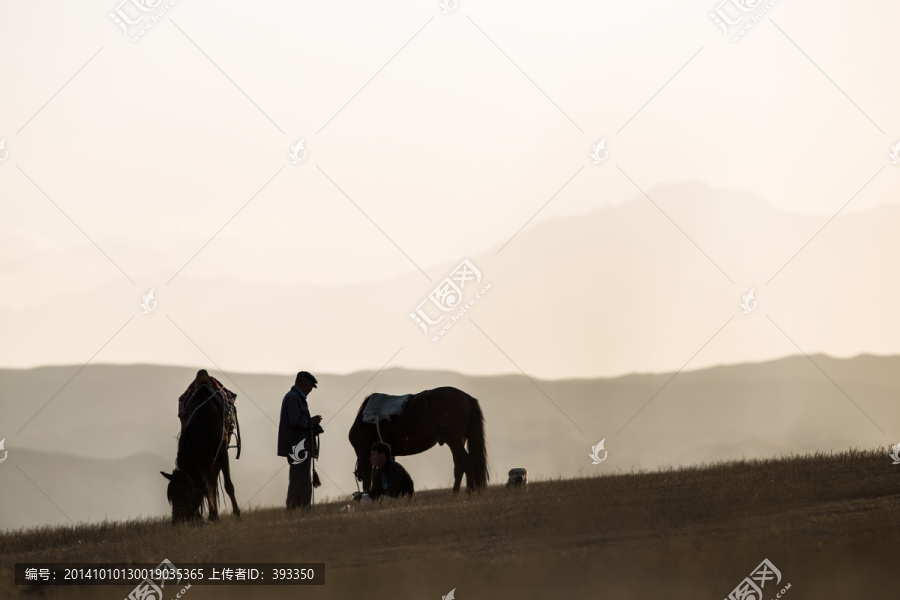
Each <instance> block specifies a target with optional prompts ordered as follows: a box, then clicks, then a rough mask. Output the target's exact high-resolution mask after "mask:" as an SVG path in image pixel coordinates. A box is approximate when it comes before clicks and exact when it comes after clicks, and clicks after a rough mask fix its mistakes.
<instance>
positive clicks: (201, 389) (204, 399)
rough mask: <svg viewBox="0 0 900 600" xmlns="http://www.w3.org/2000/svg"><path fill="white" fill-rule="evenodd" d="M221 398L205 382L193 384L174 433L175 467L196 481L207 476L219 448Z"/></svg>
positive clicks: (200, 483)
mask: <svg viewBox="0 0 900 600" xmlns="http://www.w3.org/2000/svg"><path fill="white" fill-rule="evenodd" d="M217 396H218V400H216V397H217ZM222 402H224V399H223V398H222V397H221V394H219V392H218V391H216V390H214V389H212V388H211V387H209V386H208V385H200V386H197V389H196V390H194V393H193V394H191V397H190V398H188V401H187V413H188V418H187V422H186V423H185V426H184V429H183V430H182V431H181V434H180V435H179V436H178V454H177V455H176V456H175V467H176V468H177V469H179V470H180V471H184V472H185V473H187V474H188V475H190V476H191V478H192V479H194V481H195V482H196V483H197V484H198V485H202V484H203V483H205V482H206V481H207V480H208V479H209V477H210V476H211V474H212V472H213V466H214V464H215V461H216V456H217V455H218V453H219V452H221V451H222V448H221V446H222V444H223V443H224V439H223V427H222V407H221V403H222Z"/></svg>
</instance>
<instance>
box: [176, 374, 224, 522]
mask: <svg viewBox="0 0 900 600" xmlns="http://www.w3.org/2000/svg"><path fill="white" fill-rule="evenodd" d="M225 402H226V400H225V399H224V398H223V397H222V395H221V394H220V393H219V392H218V391H216V390H214V389H213V388H212V387H210V386H208V385H200V386H197V389H196V390H194V393H193V394H191V397H190V398H189V399H188V401H187V403H186V409H187V415H188V416H187V419H186V421H185V424H184V427H183V428H182V429H181V435H179V436H178V454H177V456H176V457H175V470H174V471H172V473H171V474H169V473H165V472H163V471H160V473H162V475H163V477H165V478H166V479H168V480H169V487H168V489H167V490H166V496H168V498H169V504H171V505H172V523H173V524H174V523H178V522H180V521H188V520H199V519H201V518H202V514H203V509H204V505H205V506H206V507H207V508H208V509H209V520H210V521H215V520H216V519H218V518H219V508H218V504H219V490H218V487H217V483H218V480H219V473H220V472H221V473H222V477H223V479H224V482H225V491H226V492H227V493H228V497H229V498H231V509H232V512H234V515H235V516H236V517H240V516H241V509H240V508H238V504H237V500H236V499H235V497H234V484H232V483H231V472H230V471H229V468H228V444H229V440H230V436H229V435H228V432H227V430H226V427H225V418H224V414H225Z"/></svg>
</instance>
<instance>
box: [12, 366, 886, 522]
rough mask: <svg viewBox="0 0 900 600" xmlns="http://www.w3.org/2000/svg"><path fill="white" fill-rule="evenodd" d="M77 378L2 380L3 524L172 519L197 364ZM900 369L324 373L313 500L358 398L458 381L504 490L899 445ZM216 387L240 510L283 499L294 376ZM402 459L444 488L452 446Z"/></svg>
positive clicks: (343, 451)
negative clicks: (232, 442) (233, 425)
mask: <svg viewBox="0 0 900 600" xmlns="http://www.w3.org/2000/svg"><path fill="white" fill-rule="evenodd" d="M811 361H814V363H815V364H814V363H813V362H811ZM820 369H821V370H820ZM78 370H79V366H65V367H44V368H37V369H28V370H13V369H5V370H0V414H2V415H3V418H2V423H0V439H2V438H5V439H6V449H7V451H8V453H9V454H8V457H7V460H5V461H4V462H3V463H0V506H2V508H3V510H2V511H0V529H8V528H15V527H20V526H29V525H37V524H42V523H68V518H71V519H72V520H74V521H85V520H91V521H96V520H101V519H103V518H104V517H105V518H109V519H122V518H126V517H129V516H130V517H135V516H140V515H145V516H146V515H164V514H166V513H167V510H168V507H167V505H166V500H165V480H164V479H163V478H162V477H161V476H160V475H159V474H158V471H159V470H160V469H169V468H171V466H172V465H173V462H174V456H175V435H176V433H177V431H178V420H177V417H176V399H177V396H178V395H179V394H180V393H181V391H182V390H183V389H184V387H186V385H187V384H188V383H189V382H190V380H191V378H192V375H193V370H192V369H187V368H181V367H161V366H149V365H102V364H101V365H89V366H87V367H85V368H84V369H82V370H81V371H80V372H78V373H77V375H76V372H77V371H78ZM823 372H824V373H823ZM898 372H900V357H896V356H890V357H878V356H871V355H863V356H858V357H855V358H852V359H833V358H829V357H825V356H821V355H814V356H811V358H810V359H808V358H806V357H804V356H794V357H788V358H785V359H781V360H776V361H769V362H762V363H755V364H741V365H733V366H722V367H715V368H708V369H702V370H696V371H684V372H681V373H680V374H677V375H676V376H675V377H674V378H672V375H673V374H672V373H658V374H631V375H627V376H623V377H616V378H609V379H572V380H557V381H545V380H537V379H536V380H534V381H532V380H529V379H528V378H526V377H524V376H519V375H510V376H495V377H476V376H468V375H460V374H456V373H450V372H437V371H410V370H405V369H386V370H384V371H382V372H380V373H377V374H376V373H375V372H368V371H367V372H357V373H353V374H349V375H332V374H324V373H319V374H317V376H318V378H319V382H320V383H319V388H318V389H317V390H315V391H314V393H313V394H312V396H311V405H312V409H313V412H314V413H320V414H322V415H323V416H324V419H325V429H326V433H325V435H323V437H322V446H323V447H322V456H321V460H320V462H319V463H318V468H319V471H320V474H322V475H323V477H322V479H323V482H324V485H323V487H322V488H320V489H319V490H318V491H317V497H318V498H320V499H322V498H324V497H325V496H329V497H332V498H334V497H338V496H342V495H343V494H348V493H350V492H351V491H354V490H355V489H356V486H355V484H354V481H353V478H352V474H351V472H352V469H353V466H354V460H355V459H354V456H353V454H352V449H351V447H350V445H349V442H348V441H347V431H348V430H349V426H350V424H351V422H352V420H353V418H354V416H355V413H356V410H357V409H358V407H359V404H360V403H361V401H362V399H363V398H364V396H365V395H367V394H369V393H371V392H374V391H379V392H386V393H406V392H416V391H420V390H422V389H427V388H432V387H438V386H441V385H453V386H456V387H459V388H461V389H463V390H465V391H467V392H469V393H470V394H472V395H473V396H475V397H476V398H478V399H479V401H480V403H481V405H482V407H483V410H484V413H485V418H486V421H487V435H488V448H489V457H490V463H491V467H492V473H493V475H492V482H493V483H502V482H504V481H505V476H506V471H507V470H508V469H510V468H512V467H520V466H521V467H526V468H527V469H528V470H529V473H530V475H531V477H533V478H555V477H559V476H563V477H571V476H574V475H576V474H578V475H580V476H584V475H591V474H604V473H607V474H608V473H616V472H619V471H620V470H621V471H628V470H630V469H632V468H634V469H639V468H646V469H652V468H657V467H659V466H664V465H679V464H694V463H698V462H702V461H711V460H721V459H728V458H740V457H748V458H749V457H756V456H775V455H780V454H786V453H790V452H795V453H797V452H810V451H815V450H824V451H829V450H843V449H846V448H849V447H855V446H856V447H876V446H879V445H884V444H887V443H896V442H897V441H898V440H894V439H893V438H894V437H898V436H900V411H898V410H897V397H898V394H900V378H898V376H897V373H898ZM213 374H214V375H216V376H220V374H219V373H218V372H215V371H213ZM73 375H74V378H73ZM70 378H71V382H69V383H68V385H65V384H66V382H67V381H68V380H69V379H70ZM221 378H222V381H223V382H224V383H225V384H226V385H227V386H228V387H230V388H231V389H233V390H234V391H236V392H237V393H238V401H237V403H238V406H239V414H240V421H241V431H242V434H243V441H244V447H243V453H242V456H241V459H240V460H239V461H234V460H233V456H234V451H232V473H233V477H234V481H235V486H236V488H237V497H238V500H239V502H240V503H242V504H245V503H248V502H249V503H250V504H252V505H270V506H271V505H279V504H281V503H282V502H283V500H284V495H285V493H286V489H287V470H281V469H282V467H283V466H284V465H285V464H286V461H285V460H284V459H282V458H279V457H277V456H276V455H275V434H276V425H275V423H276V422H277V419H278V413H279V408H280V404H281V399H282V397H283V395H284V393H285V392H286V391H287V390H288V388H289V386H290V384H291V382H292V374H290V373H286V374H283V375H272V374H269V375H262V374H244V373H231V374H229V376H221ZM670 379H671V381H670V382H669V380H670ZM666 382H669V383H668V384H667V385H666ZM60 388H62V390H61V391H59V392H58V393H57V391H58V390H60ZM660 390H661V391H660ZM54 394H55V396H54ZM51 397H52V398H53V399H52V400H51V401H50V402H49V403H47V401H48V399H50V398H51ZM651 399H652V400H651ZM648 400H650V402H649V403H647V402H648ZM45 403H46V406H44V405H45ZM254 403H255V406H254ZM554 403H555V404H556V405H558V407H559V408H557V407H556V406H554ZM854 403H856V404H857V405H858V406H859V408H857V407H856V406H854ZM645 404H646V405H645ZM644 405H645V406H644ZM42 406H44V407H43V409H41V407H42ZM642 406H644V408H643V409H641V407H642ZM342 407H343V408H342ZM39 409H40V410H39ZM862 411H864V412H865V413H866V414H867V415H868V417H867V416H865V415H864V414H863V412H862ZM35 413H37V414H36V415H35ZM635 415H636V416H635ZM870 418H871V420H870ZM29 419H31V420H30V422H29ZM629 419H630V422H629ZM26 422H28V424H27V425H25V423H26ZM626 423H627V425H626ZM23 425H24V428H23ZM623 426H624V428H623ZM20 428H21V432H20V433H18V434H17V433H16V431H18V430H19V429H20ZM601 439H605V440H606V443H605V447H606V449H607V450H608V452H609V455H608V459H607V460H606V461H605V462H603V463H602V464H599V465H592V464H591V460H590V459H589V458H588V454H589V452H590V449H591V446H593V445H595V444H597V442H599V441H600V440H601ZM885 460H886V463H885V464H886V467H887V466H889V465H890V460H889V459H887V457H886V459H885ZM401 462H402V463H403V464H404V465H405V466H406V467H407V468H408V469H409V470H410V472H411V474H412V476H413V478H414V480H415V481H416V484H417V486H418V487H420V488H422V487H431V488H434V487H440V486H448V485H449V484H450V482H451V476H452V461H451V458H450V452H449V450H447V449H446V447H443V448H436V449H433V450H432V451H430V452H428V453H425V454H423V455H419V456H416V457H407V458H403V459H401ZM279 471H280V472H279ZM54 503H55V504H56V505H57V506H58V508H57V506H54ZM226 512H227V511H226ZM63 513H65V515H68V518H67V517H66V516H65V515H64V514H63Z"/></svg>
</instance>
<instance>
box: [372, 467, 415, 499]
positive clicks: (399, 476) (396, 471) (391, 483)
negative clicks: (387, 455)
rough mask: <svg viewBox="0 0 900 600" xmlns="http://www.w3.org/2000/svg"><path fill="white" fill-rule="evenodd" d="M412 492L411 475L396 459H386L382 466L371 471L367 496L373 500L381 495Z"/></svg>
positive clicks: (397, 494) (399, 494) (395, 495)
mask: <svg viewBox="0 0 900 600" xmlns="http://www.w3.org/2000/svg"><path fill="white" fill-rule="evenodd" d="M385 483H386V484H387V485H385ZM414 493H415V491H414V490H413V480H412V477H410V476H409V473H407V472H406V469H404V468H403V466H402V465H401V464H400V463H398V462H397V461H394V460H390V459H388V461H387V462H386V463H384V466H383V467H381V468H380V469H375V471H374V472H373V473H372V489H371V490H370V491H369V497H370V498H372V499H373V500H374V499H376V498H379V497H380V496H382V495H384V496H390V497H391V498H398V497H400V496H412V495H413V494H414Z"/></svg>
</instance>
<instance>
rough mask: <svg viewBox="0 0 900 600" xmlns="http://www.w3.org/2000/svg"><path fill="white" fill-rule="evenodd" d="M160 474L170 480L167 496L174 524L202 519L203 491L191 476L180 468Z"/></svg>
mask: <svg viewBox="0 0 900 600" xmlns="http://www.w3.org/2000/svg"><path fill="white" fill-rule="evenodd" d="M160 474H161V475H162V476H163V477H165V478H166V479H168V480H169V486H168V488H167V489H166V497H167V498H168V499H169V504H170V505H171V506H172V524H173V525H174V524H175V523H179V522H182V521H194V520H200V519H201V514H200V508H201V506H202V504H203V493H202V492H201V491H200V490H199V489H198V488H197V486H195V485H194V482H193V480H192V479H191V476H190V475H188V474H187V473H185V472H184V471H181V470H179V469H175V470H173V471H172V472H171V473H165V472H163V471H160Z"/></svg>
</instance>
